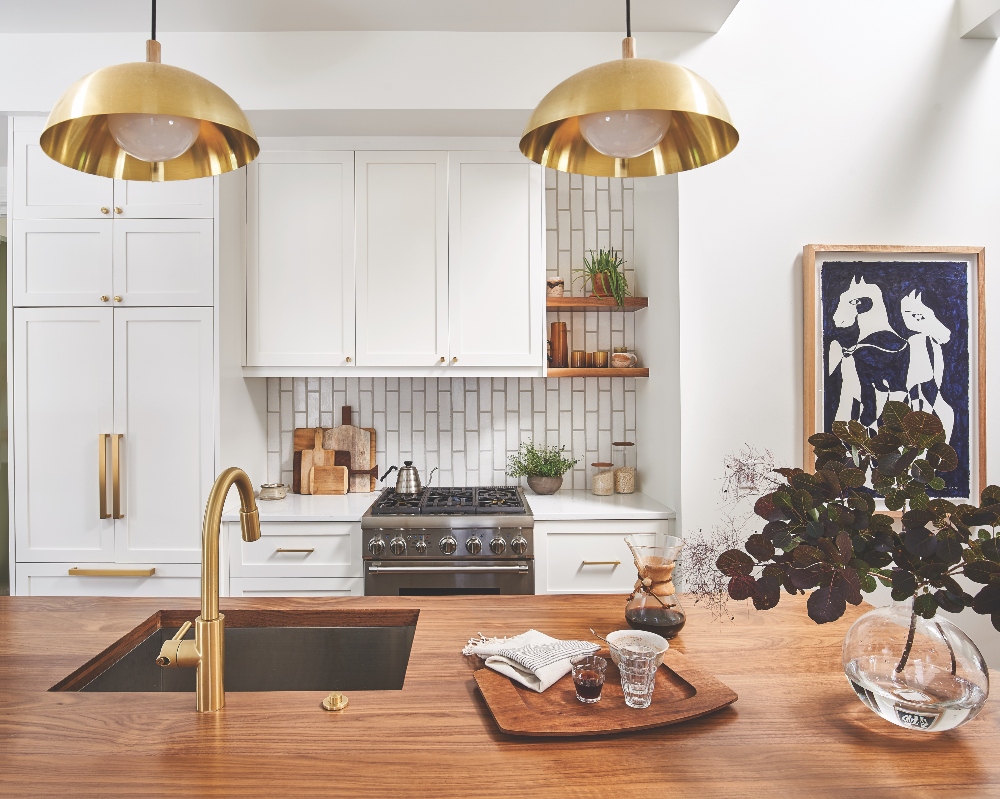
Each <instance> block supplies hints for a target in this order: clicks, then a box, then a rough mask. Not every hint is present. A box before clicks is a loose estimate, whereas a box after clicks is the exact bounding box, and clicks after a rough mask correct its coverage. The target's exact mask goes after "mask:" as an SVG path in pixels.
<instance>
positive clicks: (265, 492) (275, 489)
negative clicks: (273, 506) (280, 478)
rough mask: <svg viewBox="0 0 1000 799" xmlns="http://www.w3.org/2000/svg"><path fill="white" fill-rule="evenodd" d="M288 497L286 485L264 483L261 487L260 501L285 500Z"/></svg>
mask: <svg viewBox="0 0 1000 799" xmlns="http://www.w3.org/2000/svg"><path fill="white" fill-rule="evenodd" d="M286 496H288V486H286V485H285V484H284V483H264V484H263V485H262V486H261V487H260V494H259V495H258V497H257V498H258V499H264V500H268V499H284V498H285V497H286Z"/></svg>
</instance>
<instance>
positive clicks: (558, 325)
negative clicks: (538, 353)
mask: <svg viewBox="0 0 1000 799" xmlns="http://www.w3.org/2000/svg"><path fill="white" fill-rule="evenodd" d="M549 340H550V341H551V342H552V354H551V360H550V361H549V366H551V367H553V368H555V369H565V368H566V367H567V366H569V331H568V330H567V328H566V323H565V322H553V323H552V333H551V335H550V336H549Z"/></svg>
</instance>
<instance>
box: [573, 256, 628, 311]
mask: <svg viewBox="0 0 1000 799" xmlns="http://www.w3.org/2000/svg"><path fill="white" fill-rule="evenodd" d="M573 271H574V272H578V273H579V274H577V276H576V277H575V278H574V281H576V280H583V281H584V283H586V281H587V280H590V282H591V285H592V286H593V288H594V293H595V294H596V293H597V281H598V275H601V276H603V280H604V285H605V286H606V287H607V290H608V292H610V294H611V296H612V297H614V298H615V302H617V303H618V307H619V308H620V307H621V306H622V305H624V304H625V298H626V297H630V296H631V295H632V293H631V292H630V291H629V288H628V280H627V279H626V277H625V259H624V258H623V257H622V255H621V253H619V252H617V251H616V250H615V248H614V247H612V248H611V249H610V250H598V251H597V254H596V255H595V254H594V251H593V250H591V251H590V258H587V257H586V256H584V259H583V269H574V270H573Z"/></svg>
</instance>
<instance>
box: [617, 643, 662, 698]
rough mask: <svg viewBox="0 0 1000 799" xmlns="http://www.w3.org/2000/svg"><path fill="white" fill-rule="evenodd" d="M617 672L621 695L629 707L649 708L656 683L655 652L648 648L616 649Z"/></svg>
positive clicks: (624, 647)
mask: <svg viewBox="0 0 1000 799" xmlns="http://www.w3.org/2000/svg"><path fill="white" fill-rule="evenodd" d="M618 652H619V655H620V659H619V661H618V671H619V672H621V675H622V693H624V694H625V704H626V705H628V706H629V707H635V708H644V707H649V705H650V702H652V701H653V684H654V683H655V681H656V668H657V666H656V652H655V650H653V649H651V648H650V647H648V646H638V645H633V646H623V647H619V649H618Z"/></svg>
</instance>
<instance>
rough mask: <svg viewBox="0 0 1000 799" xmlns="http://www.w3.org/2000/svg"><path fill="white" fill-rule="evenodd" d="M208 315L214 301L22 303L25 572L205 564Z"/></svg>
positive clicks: (18, 497)
mask: <svg viewBox="0 0 1000 799" xmlns="http://www.w3.org/2000/svg"><path fill="white" fill-rule="evenodd" d="M212 317H213V312H212V309H211V308H118V309H112V308H18V309H16V310H15V311H14V341H13V360H14V363H13V367H14V383H13V391H12V398H13V409H12V412H13V418H14V445H13V449H14V469H13V472H14V527H15V543H16V558H17V563H18V566H17V568H18V569H19V568H20V567H21V564H23V563H27V562H32V561H50V562H65V561H71V560H72V561H79V562H108V561H117V562H120V563H131V562H158V561H161V562H167V563H198V562H199V561H200V529H201V517H202V511H203V508H204V505H205V501H206V499H207V491H208V489H209V487H210V486H211V484H212V481H213V479H214V476H215V475H214V471H215V470H214V449H213V447H214V435H213V419H214V378H213V374H214V372H213V369H214V365H213V350H214V345H213V341H214V334H213V321H212ZM116 449H117V452H118V456H119V460H118V467H119V468H118V470H117V480H116V479H115V474H116V470H115V453H116ZM102 489H103V490H102ZM116 517H117V518H116Z"/></svg>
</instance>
